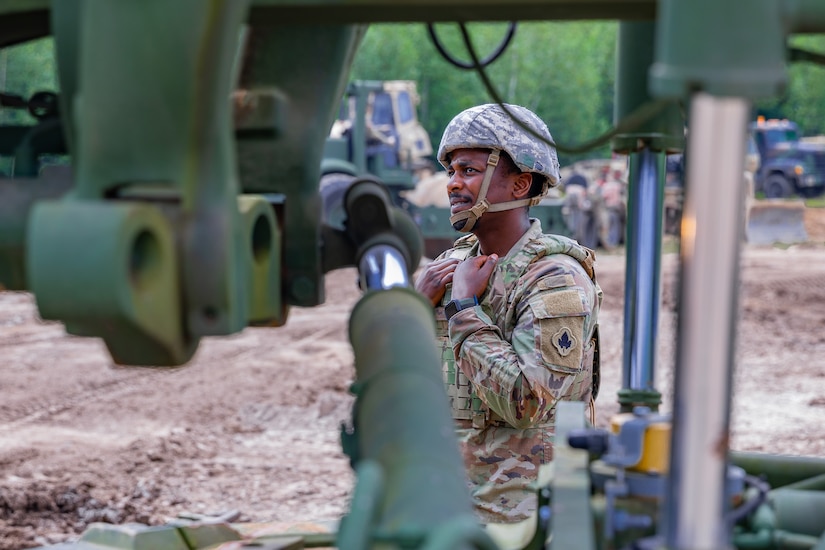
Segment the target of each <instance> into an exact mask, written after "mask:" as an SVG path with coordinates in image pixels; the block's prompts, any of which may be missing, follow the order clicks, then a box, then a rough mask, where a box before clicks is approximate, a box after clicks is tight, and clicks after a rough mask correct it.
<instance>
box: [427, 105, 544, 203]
mask: <svg viewBox="0 0 825 550" xmlns="http://www.w3.org/2000/svg"><path fill="white" fill-rule="evenodd" d="M504 106H505V107H506V108H507V111H509V112H510V113H511V114H512V116H515V117H516V118H518V120H519V121H520V122H521V123H523V124H524V125H525V126H526V127H528V128H530V129H531V130H533V131H534V132H535V133H536V134H538V135H539V136H542V137H543V138H544V139H545V140H547V141H549V142H551V143H552V142H553V136H551V135H550V130H548V129H547V125H546V124H545V123H544V122H543V121H542V120H541V119H540V118H539V117H538V116H536V114H535V113H533V112H532V111H530V110H529V109H527V108H525V107H521V106H519V105H509V104H504ZM507 111H505V110H504V109H503V108H502V107H501V105H499V104H497V103H488V104H486V105H479V106H476V107H471V108H469V109H466V110H464V111H462V112H461V113H459V114H458V115H456V116H455V117H454V118H453V120H452V121H450V123H449V124H448V125H447V128H446V129H445V130H444V135H443V136H442V137H441V144H440V145H439V147H438V162H440V163H441V165H442V166H444V168H447V167H448V166H449V161H448V160H447V157H448V156H449V154H450V153H452V152H453V151H455V150H457V149H496V150H499V151H505V152H506V153H507V154H508V155H509V156H510V158H511V159H512V160H513V162H514V163H515V164H516V166H518V168H519V170H521V171H522V172H533V173H536V174H541V175H543V176H545V177H546V178H547V183H548V184H549V185H548V186H547V187H553V186H554V185H557V184H558V182H559V159H558V155H557V154H556V148H555V147H553V146H551V145H550V144H548V143H546V142H545V141H542V140H540V139H538V138H537V137H536V136H534V135H532V134H531V133H530V132H528V131H527V130H525V129H524V128H522V127H521V125H519V123H518V122H515V121H514V120H513V118H512V117H511V115H510V114H508V113H507ZM547 187H545V189H547Z"/></svg>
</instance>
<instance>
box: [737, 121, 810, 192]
mask: <svg viewBox="0 0 825 550" xmlns="http://www.w3.org/2000/svg"><path fill="white" fill-rule="evenodd" d="M749 133H750V137H751V139H752V140H753V143H754V144H755V145H756V148H757V150H758V151H759V166H758V168H757V170H756V172H755V174H754V184H755V190H756V192H760V191H761V192H762V193H764V195H765V197H766V198H769V199H778V198H787V197H790V196H793V195H799V196H801V197H816V196H819V195H821V194H823V193H825V147H824V146H822V145H821V144H817V143H810V142H806V141H803V140H801V139H800V137H799V127H798V126H797V124H796V123H794V122H791V121H789V120H784V119H782V120H778V119H769V120H766V119H765V118H764V117H759V119H758V120H757V121H756V122H753V123H751V125H750V127H749Z"/></svg>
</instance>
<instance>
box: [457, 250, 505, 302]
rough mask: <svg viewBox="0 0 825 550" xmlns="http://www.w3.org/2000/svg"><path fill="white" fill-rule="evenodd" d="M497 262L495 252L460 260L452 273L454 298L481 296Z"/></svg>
mask: <svg viewBox="0 0 825 550" xmlns="http://www.w3.org/2000/svg"><path fill="white" fill-rule="evenodd" d="M496 262H498V255H497V254H490V255H489V256H475V257H473V258H468V259H467V260H465V261H463V262H461V263H460V264H459V266H458V267H457V268H456V270H455V273H454V274H453V293H452V298H453V299H454V300H459V299H464V298H472V297H473V296H481V295H482V294H484V291H485V290H487V283H488V282H489V280H490V276H491V275H492V274H493V270H494V269H495V267H496Z"/></svg>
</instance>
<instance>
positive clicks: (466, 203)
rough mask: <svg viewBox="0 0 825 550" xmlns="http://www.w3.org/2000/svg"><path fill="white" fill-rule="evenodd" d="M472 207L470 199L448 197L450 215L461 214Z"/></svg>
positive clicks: (455, 196)
mask: <svg viewBox="0 0 825 550" xmlns="http://www.w3.org/2000/svg"><path fill="white" fill-rule="evenodd" d="M472 205H473V199H472V197H463V196H461V195H450V214H455V213H456V212H461V211H462V210H466V209H467V208H470V207H471V206H472Z"/></svg>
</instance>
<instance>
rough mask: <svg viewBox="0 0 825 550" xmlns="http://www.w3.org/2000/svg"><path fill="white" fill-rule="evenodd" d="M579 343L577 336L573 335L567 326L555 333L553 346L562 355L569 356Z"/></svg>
mask: <svg viewBox="0 0 825 550" xmlns="http://www.w3.org/2000/svg"><path fill="white" fill-rule="evenodd" d="M578 345H579V343H578V342H577V341H576V337H575V336H573V333H572V332H571V331H570V329H569V328H567V327H561V328H560V329H559V330H558V332H556V333H555V334H554V335H553V346H554V347H555V348H556V351H558V352H559V355H561V356H562V357H567V355H568V354H569V353H570V352H571V351H573V350H574V349H576V347H578Z"/></svg>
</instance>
